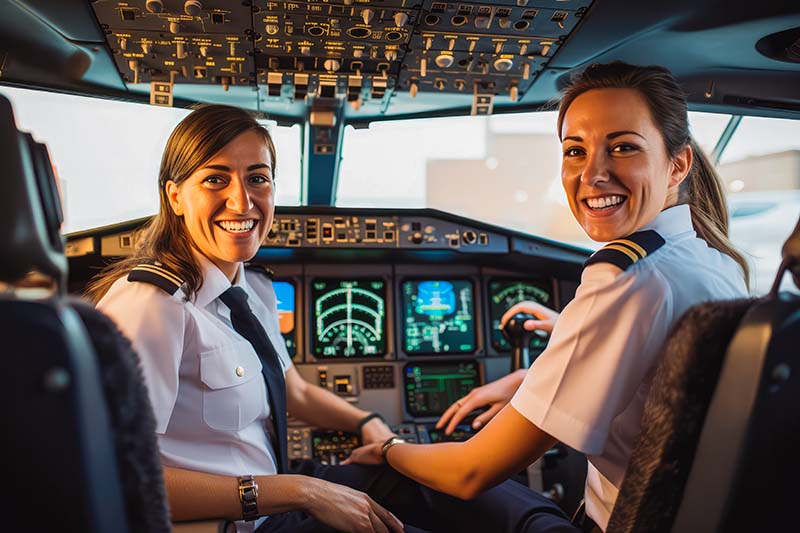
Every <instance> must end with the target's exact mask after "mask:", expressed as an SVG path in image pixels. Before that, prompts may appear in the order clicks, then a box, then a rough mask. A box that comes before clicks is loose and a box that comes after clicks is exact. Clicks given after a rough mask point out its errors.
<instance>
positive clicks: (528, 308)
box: [436, 301, 558, 435]
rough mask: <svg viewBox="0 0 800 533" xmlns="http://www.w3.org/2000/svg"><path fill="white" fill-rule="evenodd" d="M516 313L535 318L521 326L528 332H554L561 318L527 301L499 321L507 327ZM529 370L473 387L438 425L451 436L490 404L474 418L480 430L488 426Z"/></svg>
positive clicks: (522, 370) (473, 425) (513, 307)
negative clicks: (459, 426)
mask: <svg viewBox="0 0 800 533" xmlns="http://www.w3.org/2000/svg"><path fill="white" fill-rule="evenodd" d="M517 313H527V314H529V315H533V316H535V317H536V320H526V321H525V324H523V326H522V327H524V328H525V329H526V330H528V331H533V330H535V329H540V330H543V331H546V332H548V333H551V332H552V331H553V327H554V326H555V324H556V320H558V313H557V312H556V311H553V310H552V309H550V308H549V307H545V306H543V305H542V304H540V303H536V302H530V301H525V302H520V303H518V304H516V305H513V306H512V307H510V308H509V309H508V311H506V312H505V313H504V314H503V317H502V318H501V319H500V324H501V325H502V326H505V325H506V322H508V321H509V320H510V319H511V317H512V316H514V315H516V314H517ZM526 372H527V370H526V369H520V370H517V371H516V372H514V373H512V374H509V375H507V376H505V377H502V378H500V379H498V380H496V381H493V382H491V383H488V384H486V385H483V386H482V387H477V388H475V389H472V390H471V391H470V393H469V394H467V395H466V396H464V397H463V398H461V399H459V400H458V401H457V402H456V403H454V404H453V405H451V406H450V407H448V408H447V411H445V412H444V414H443V415H442V416H441V418H439V421H438V422H436V428H437V429H441V428H443V427H445V426H447V427H446V429H445V430H444V432H445V434H446V435H450V434H451V433H453V431H454V430H455V429H456V426H457V425H458V424H459V423H460V422H461V421H462V420H463V419H464V418H465V417H466V416H467V415H469V414H470V413H471V412H472V411H474V410H475V409H479V408H481V407H488V409H487V410H486V411H484V412H483V413H481V414H480V415H478V416H476V417H475V420H473V421H472V428H473V429H479V428H480V427H482V426H484V425H486V423H488V422H489V420H491V419H492V418H494V415H496V414H497V413H499V412H500V410H501V409H502V408H503V407H505V406H506V404H507V403H508V402H510V401H511V397H512V396H514V393H515V392H517V389H518V388H519V386H520V385H522V380H523V379H525V374H526Z"/></svg>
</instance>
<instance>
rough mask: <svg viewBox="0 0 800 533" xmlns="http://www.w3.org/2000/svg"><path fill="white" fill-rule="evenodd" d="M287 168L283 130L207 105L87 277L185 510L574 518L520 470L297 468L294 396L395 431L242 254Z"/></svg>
mask: <svg viewBox="0 0 800 533" xmlns="http://www.w3.org/2000/svg"><path fill="white" fill-rule="evenodd" d="M274 171H275V148H274V146H273V144H272V140H271V138H270V136H269V134H268V132H267V130H266V129H265V128H264V127H263V126H261V125H260V124H259V123H258V122H257V121H255V119H254V118H253V117H252V116H251V115H250V114H248V113H247V112H245V111H242V110H240V109H236V108H231V107H227V106H218V105H214V106H206V107H203V108H200V109H198V110H196V111H194V112H193V113H191V114H190V115H188V116H187V117H186V118H185V119H184V120H183V121H182V122H181V123H180V124H179V125H178V126H177V127H176V128H175V131H173V133H172V135H171V136H170V138H169V140H168V141H167V146H166V148H165V150H164V156H163V158H162V161H161V169H160V173H159V190H160V193H159V194H160V201H161V205H160V211H159V214H158V215H156V216H155V217H153V219H152V220H151V222H150V223H149V225H148V226H147V227H146V229H145V230H144V232H143V233H142V234H141V236H140V238H139V240H138V242H137V247H136V250H135V252H134V255H133V256H132V257H129V258H126V259H124V260H122V261H120V262H118V263H116V264H114V265H112V266H110V267H109V269H108V270H106V271H105V272H103V273H101V275H100V276H99V277H98V278H97V279H96V280H95V281H94V282H93V283H92V285H91V287H90V289H89V294H90V296H91V297H92V298H93V299H94V300H96V301H97V300H99V303H98V307H99V308H100V309H101V310H103V311H104V312H106V313H107V314H109V315H110V316H111V317H112V318H113V319H115V321H116V322H117V324H118V325H119V327H120V329H121V330H122V331H123V333H125V334H126V335H127V336H128V337H129V338H130V339H131V340H132V342H133V346H134V348H135V349H136V350H137V352H138V354H139V357H140V360H141V364H142V368H143V373H144V376H145V381H146V384H147V388H148V392H149V396H150V400H151V403H152V405H153V410H154V413H155V418H156V425H157V428H156V431H157V433H158V443H159V450H160V453H161V461H162V464H163V466H164V479H165V482H166V488H167V494H168V498H169V503H170V509H171V511H172V517H173V520H198V519H204V518H221V517H225V518H229V519H234V520H238V521H237V524H236V526H237V529H238V531H252V530H253V529H254V528H257V531H259V532H272V531H293V532H295V531H317V530H324V531H330V530H331V529H335V530H342V531H359V532H360V531H370V532H371V531H376V532H387V531H400V530H402V528H403V525H402V524H401V523H400V522H399V521H398V519H397V518H395V516H394V515H392V513H390V512H389V511H387V510H386V509H385V508H384V507H383V505H381V504H384V505H386V506H387V507H389V508H390V509H392V510H394V511H395V512H397V513H398V514H399V515H400V516H401V517H402V518H404V519H405V520H406V521H409V522H412V523H413V524H414V525H416V526H418V527H424V528H426V529H428V528H435V529H439V530H450V529H451V528H452V526H453V524H455V523H456V522H455V520H456V519H460V520H462V521H463V523H466V524H467V526H465V527H467V528H470V526H471V525H474V527H471V528H470V529H471V530H473V531H479V530H481V529H480V527H481V526H480V520H481V519H485V520H488V521H491V523H492V524H493V527H494V529H495V530H498V531H502V530H513V529H516V528H517V525H518V524H519V523H521V521H522V520H525V521H527V523H531V524H533V523H536V524H537V527H539V528H540V529H547V528H550V529H549V530H550V531H565V530H569V529H571V525H570V524H569V522H568V521H567V520H566V518H565V517H563V516H562V515H560V511H559V510H558V508H557V507H556V506H555V505H554V504H552V503H550V502H547V501H543V499H542V498H541V497H539V498H538V499H537V496H538V495H536V494H535V493H533V492H531V491H528V490H527V489H525V488H524V487H522V486H520V485H518V484H516V483H512V482H508V484H507V486H503V485H501V486H499V487H496V488H495V489H493V490H492V491H487V492H486V493H484V494H482V495H481V496H480V497H479V498H476V499H475V500H473V501H471V502H466V503H465V502H461V501H459V500H456V499H453V498H450V497H449V496H446V495H443V494H437V493H435V492H434V491H431V490H429V489H427V488H425V487H421V486H420V485H418V484H417V483H414V482H411V481H410V480H408V478H405V477H403V476H400V475H398V474H397V473H396V472H395V471H393V470H392V469H390V468H385V467H380V468H375V467H364V466H362V465H349V466H326V465H322V464H320V463H317V462H313V461H305V462H302V463H301V464H300V466H299V467H298V468H296V469H294V470H289V469H288V465H287V449H286V412H287V410H288V411H289V412H290V413H291V414H292V416H294V417H296V418H298V419H300V420H303V421H305V422H307V423H309V424H311V425H313V426H317V427H322V428H328V429H339V430H344V431H351V432H356V431H357V432H359V433H360V435H361V438H362V441H363V442H364V443H367V444H368V443H382V442H384V441H385V440H386V439H387V438H388V437H389V436H391V435H392V433H391V430H390V429H389V427H388V426H387V425H386V424H385V423H384V422H383V421H382V420H381V419H380V418H379V417H377V416H376V415H374V414H370V413H367V412H365V411H363V410H361V409H358V408H357V407H355V406H353V405H351V404H350V403H349V402H347V401H345V400H343V399H342V398H340V397H338V396H336V395H334V394H332V393H330V392H328V391H327V390H326V389H323V388H321V387H317V386H315V385H311V384H308V383H307V382H305V381H304V380H303V379H302V377H301V376H300V374H299V373H298V371H297V369H296V368H295V367H294V366H293V365H292V363H291V360H290V358H289V356H288V354H287V352H286V347H285V345H284V344H283V343H282V342H277V341H278V340H282V337H281V335H280V332H279V326H278V315H277V309H276V301H275V293H274V291H273V288H272V281H271V279H270V278H269V277H268V276H266V275H265V273H264V272H263V271H258V270H253V269H244V268H243V262H244V261H248V260H250V259H252V258H253V257H254V256H255V254H256V252H257V251H258V248H259V246H260V245H261V242H263V240H264V237H265V236H266V234H267V232H268V231H269V230H270V227H271V226H272V218H273V208H274ZM271 339H275V340H276V342H274V343H273V341H272V340H271ZM262 376H263V378H262ZM351 487H352V488H351ZM354 489H358V490H354ZM362 491H363V492H362ZM365 493H368V494H369V496H368V495H367V494H365ZM373 497H374V498H375V500H377V501H379V502H381V504H379V503H377V502H376V501H375V500H373ZM434 511H436V512H434ZM532 512H533V515H532V514H531V513H532ZM265 515H268V518H265ZM534 515H535V516H534ZM241 519H244V521H243V520H241ZM437 520H438V522H437ZM411 529H412V528H411V527H410V526H407V527H406V531H410V530H411ZM459 529H461V527H460V526H459Z"/></svg>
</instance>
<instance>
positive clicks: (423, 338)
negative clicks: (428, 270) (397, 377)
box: [402, 280, 476, 355]
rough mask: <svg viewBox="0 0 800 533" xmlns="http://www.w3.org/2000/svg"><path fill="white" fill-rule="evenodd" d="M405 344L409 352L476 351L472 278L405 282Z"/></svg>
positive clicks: (403, 288)
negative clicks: (470, 279)
mask: <svg viewBox="0 0 800 533" xmlns="http://www.w3.org/2000/svg"><path fill="white" fill-rule="evenodd" d="M402 293H403V343H404V346H403V348H404V350H405V352H406V353H408V354H412V355H415V354H438V353H472V352H474V351H475V343H476V341H475V309H474V307H475V306H474V303H473V297H472V293H473V291H472V282H471V281H469V280H446V281H445V280H415V281H404V282H403V285H402Z"/></svg>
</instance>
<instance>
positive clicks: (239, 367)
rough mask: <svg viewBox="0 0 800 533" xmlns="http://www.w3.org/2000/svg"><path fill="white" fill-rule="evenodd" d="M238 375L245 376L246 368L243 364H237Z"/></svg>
mask: <svg viewBox="0 0 800 533" xmlns="http://www.w3.org/2000/svg"><path fill="white" fill-rule="evenodd" d="M236 375H237V376H239V377H242V376H244V368H243V367H241V366H237V367H236Z"/></svg>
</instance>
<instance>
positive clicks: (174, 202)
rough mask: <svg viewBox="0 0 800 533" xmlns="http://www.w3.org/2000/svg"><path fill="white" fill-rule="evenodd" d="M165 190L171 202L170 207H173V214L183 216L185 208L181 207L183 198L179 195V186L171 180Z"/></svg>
mask: <svg viewBox="0 0 800 533" xmlns="http://www.w3.org/2000/svg"><path fill="white" fill-rule="evenodd" d="M164 190H165V192H166V193H167V200H169V205H170V207H172V212H173V213H175V215H176V216H182V215H183V206H181V197H180V195H179V194H178V185H177V184H176V183H175V182H174V181H172V180H169V181H168V182H167V184H166V185H164Z"/></svg>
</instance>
